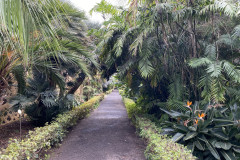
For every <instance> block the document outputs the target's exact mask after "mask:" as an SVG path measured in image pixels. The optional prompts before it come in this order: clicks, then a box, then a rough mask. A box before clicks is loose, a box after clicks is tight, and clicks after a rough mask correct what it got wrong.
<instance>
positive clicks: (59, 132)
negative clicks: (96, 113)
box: [0, 94, 104, 160]
mask: <svg viewBox="0 0 240 160" xmlns="http://www.w3.org/2000/svg"><path fill="white" fill-rule="evenodd" d="M103 98H104V94H101V95H99V96H96V97H93V98H92V99H90V100H89V101H87V102H85V103H83V104H82V105H80V106H77V107H74V108H73V109H72V110H71V111H68V112H66V113H64V114H60V115H58V117H57V118H56V119H55V120H54V121H53V122H51V124H46V126H44V127H38V128H35V130H34V131H30V132H29V134H28V135H27V137H26V139H23V140H21V141H19V140H17V139H12V140H11V141H10V144H9V145H8V147H7V148H6V149H3V150H1V151H0V159H2V160H25V159H39V156H40V154H41V151H46V150H48V149H50V148H51V147H52V146H53V145H55V144H58V143H60V142H61V141H62V140H63V138H64V136H65V135H66V133H67V130H68V129H69V128H70V127H72V126H74V125H75V124H76V123H77V121H78V120H79V119H81V118H84V117H86V116H87V115H88V114H89V112H90V111H91V110H93V109H95V108H96V107H97V106H98V104H99V102H100V101H101V100H102V99H103Z"/></svg>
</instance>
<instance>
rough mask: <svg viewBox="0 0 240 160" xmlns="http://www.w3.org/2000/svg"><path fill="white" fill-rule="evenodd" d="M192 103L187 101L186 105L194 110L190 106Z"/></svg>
mask: <svg viewBox="0 0 240 160" xmlns="http://www.w3.org/2000/svg"><path fill="white" fill-rule="evenodd" d="M191 105H192V102H190V101H187V105H186V107H187V108H189V109H190V110H191V111H192V108H191V107H190V106H191Z"/></svg>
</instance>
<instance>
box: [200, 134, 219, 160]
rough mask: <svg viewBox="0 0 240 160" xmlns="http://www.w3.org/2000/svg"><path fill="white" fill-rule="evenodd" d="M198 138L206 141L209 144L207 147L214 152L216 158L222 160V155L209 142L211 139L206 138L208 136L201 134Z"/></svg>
mask: <svg viewBox="0 0 240 160" xmlns="http://www.w3.org/2000/svg"><path fill="white" fill-rule="evenodd" d="M198 139H200V140H201V141H203V142H205V144H206V145H207V148H208V149H209V151H210V152H211V153H212V155H213V156H214V157H215V158H216V159H218V160H220V156H219V154H218V152H217V150H216V149H215V148H214V147H213V146H212V145H211V144H210V143H209V141H208V140H207V139H206V137H205V136H204V135H201V136H199V137H198Z"/></svg>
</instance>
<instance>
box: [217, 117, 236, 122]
mask: <svg viewBox="0 0 240 160" xmlns="http://www.w3.org/2000/svg"><path fill="white" fill-rule="evenodd" d="M213 122H231V123H234V121H232V120H228V119H216V118H214V119H213Z"/></svg>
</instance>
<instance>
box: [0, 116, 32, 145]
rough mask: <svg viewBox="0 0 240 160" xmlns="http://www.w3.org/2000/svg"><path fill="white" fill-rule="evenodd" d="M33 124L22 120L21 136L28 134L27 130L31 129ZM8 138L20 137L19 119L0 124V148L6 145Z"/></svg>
mask: <svg viewBox="0 0 240 160" xmlns="http://www.w3.org/2000/svg"><path fill="white" fill-rule="evenodd" d="M33 129H34V126H33V125H32V124H31V122H29V121H26V120H23V122H22V138H23V137H25V136H26V135H27V134H28V131H30V130H33ZM9 138H13V139H14V138H16V139H20V124H19V121H16V122H13V123H9V124H6V125H4V126H0V149H3V148H6V147H7V146H8V141H9Z"/></svg>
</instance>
